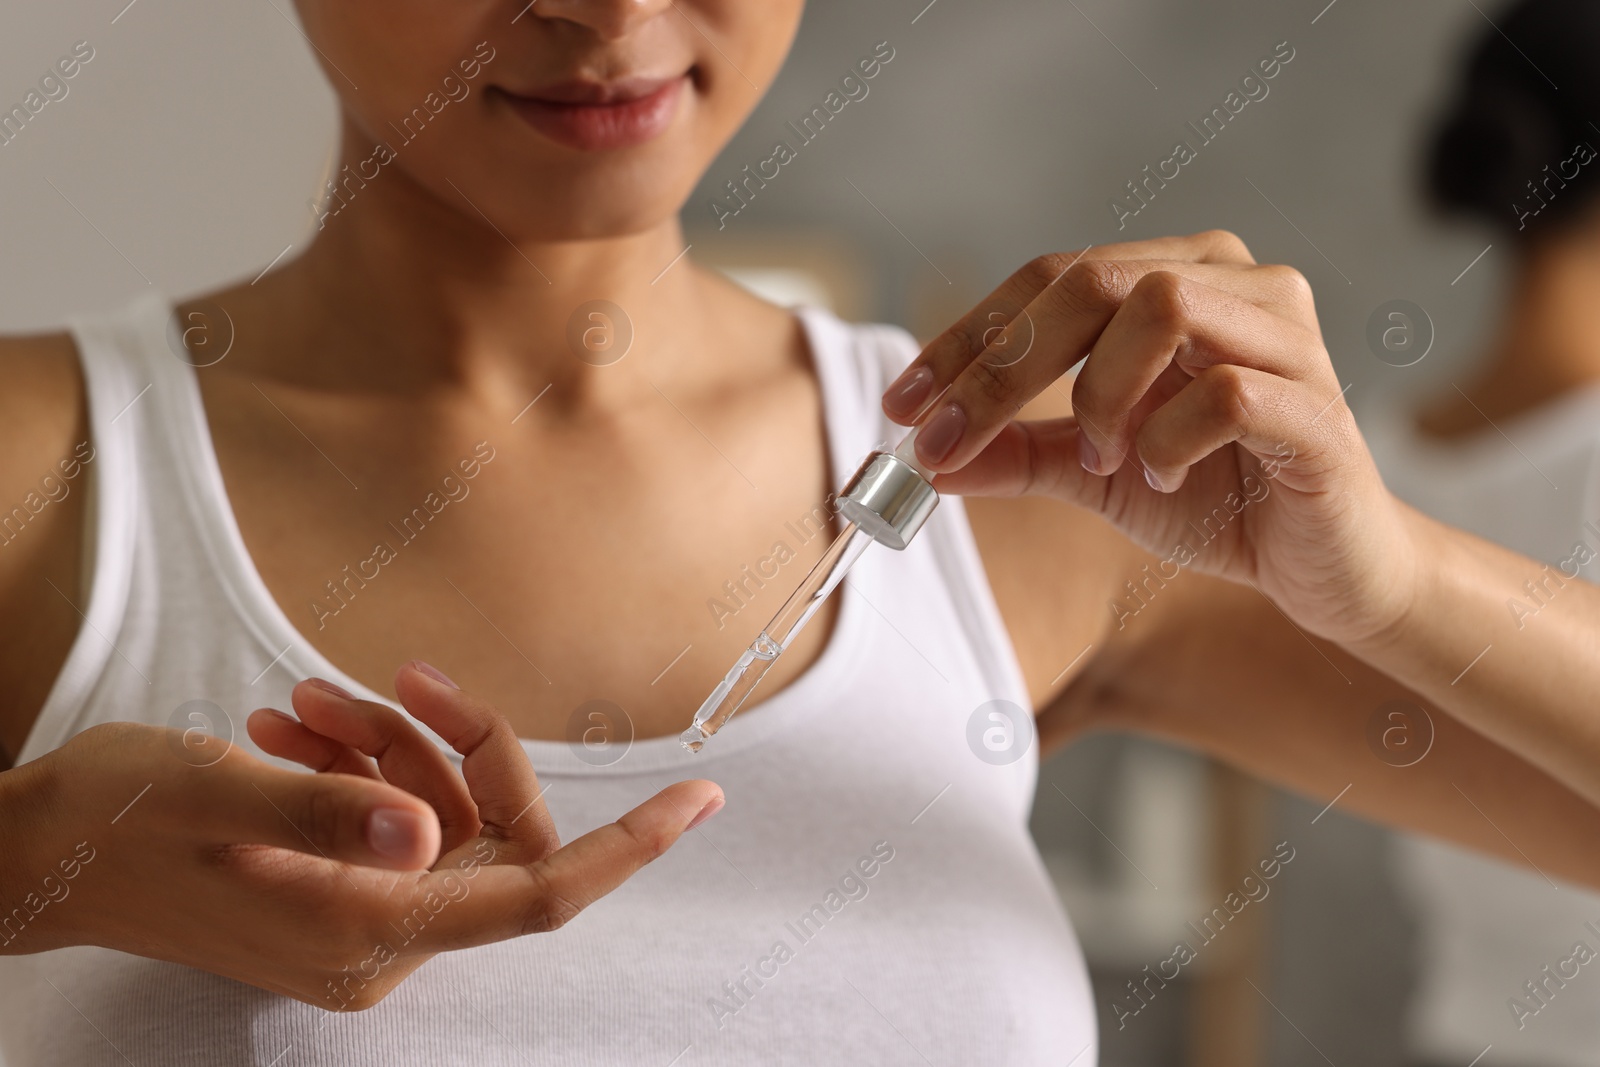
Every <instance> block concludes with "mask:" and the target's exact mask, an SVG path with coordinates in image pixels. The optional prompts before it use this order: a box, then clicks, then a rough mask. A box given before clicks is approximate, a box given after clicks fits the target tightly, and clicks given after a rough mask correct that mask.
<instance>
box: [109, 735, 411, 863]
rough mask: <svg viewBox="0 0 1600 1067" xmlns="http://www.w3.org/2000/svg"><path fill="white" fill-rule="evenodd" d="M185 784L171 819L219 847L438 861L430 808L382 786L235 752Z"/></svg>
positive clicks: (349, 859)
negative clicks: (269, 847)
mask: <svg viewBox="0 0 1600 1067" xmlns="http://www.w3.org/2000/svg"><path fill="white" fill-rule="evenodd" d="M185 778H186V780H185V782H184V790H183V793H182V794H181V796H180V799H179V801H178V803H179V805H180V806H181V810H178V811H176V812H175V814H177V815H179V816H180V817H181V818H183V819H185V820H187V821H188V823H189V825H191V826H194V827H195V828H196V829H198V830H200V831H201V832H202V833H204V834H206V835H208V836H211V837H213V838H215V839H216V840H217V842H218V843H219V844H254V845H275V846H277V847H279V848H287V849H293V850H295V851H297V852H306V853H310V854H312V855H318V856H324V857H327V858H328V859H334V860H342V861H344V862H346V863H354V864H359V865H362V866H367V867H382V868H386V869H389V870H403V871H409V870H426V869H427V868H428V867H429V866H431V865H432V864H433V861H434V859H435V858H436V857H437V856H438V855H439V845H440V834H439V820H438V818H437V816H435V814H434V812H433V809H432V808H430V807H429V806H428V805H427V804H425V803H424V802H423V801H422V800H420V799H418V798H417V797H414V796H412V795H411V794H409V793H407V792H405V791H404V790H402V789H399V788H397V787H395V786H392V785H388V784H386V783H384V782H379V781H374V780H373V779H370V778H364V777H358V776H355V775H347V774H304V773H302V772H298V771H289V770H283V769H281V768H278V767H272V766H269V765H268V764H265V763H263V762H261V761H260V760H258V759H256V758H255V757H253V756H250V755H248V754H247V753H245V752H243V751H241V750H240V749H238V748H235V749H233V750H231V751H229V752H228V754H227V755H226V756H225V757H224V758H223V759H222V760H220V761H219V762H218V763H217V764H215V765H214V766H209V767H203V768H193V769H190V770H189V771H188V772H187V773H186V776H185ZM135 810H137V809H135Z"/></svg>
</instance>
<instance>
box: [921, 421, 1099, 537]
mask: <svg viewBox="0 0 1600 1067" xmlns="http://www.w3.org/2000/svg"><path fill="white" fill-rule="evenodd" d="M1078 437H1079V431H1078V420H1077V419H1075V418H1072V417H1070V416H1069V417H1067V418H1060V419H1042V420H1039V421H1037V422H1012V423H1008V424H1007V425H1006V427H1005V428H1004V429H1003V430H1001V431H1000V433H999V434H998V435H997V436H996V437H995V439H994V440H993V441H990V442H989V443H988V445H986V446H985V447H984V449H983V451H981V452H979V453H978V454H977V455H976V456H974V457H972V460H971V462H969V463H968V464H967V465H966V466H965V467H962V468H961V469H960V470H956V471H951V472H950V473H948V474H941V475H939V476H938V477H937V478H935V479H934V483H933V485H934V488H935V489H938V490H939V492H941V493H954V494H956V495H957V496H998V497H1015V496H1048V497H1053V498H1055V499H1057V500H1064V501H1066V502H1067V503H1069V504H1076V505H1077V506H1079V507H1083V508H1088V509H1089V510H1090V511H1093V512H1096V513H1097V514H1101V513H1104V511H1105V505H1106V499H1107V493H1106V487H1107V486H1108V485H1109V483H1110V481H1111V479H1110V478H1109V477H1102V476H1101V475H1098V474H1090V473H1089V472H1088V471H1086V470H1084V469H1083V464H1082V463H1080V462H1079V460H1078Z"/></svg>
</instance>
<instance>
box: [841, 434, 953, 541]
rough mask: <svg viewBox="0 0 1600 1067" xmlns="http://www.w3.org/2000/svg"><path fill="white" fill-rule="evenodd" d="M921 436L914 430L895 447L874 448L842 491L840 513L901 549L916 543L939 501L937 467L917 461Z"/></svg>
mask: <svg viewBox="0 0 1600 1067" xmlns="http://www.w3.org/2000/svg"><path fill="white" fill-rule="evenodd" d="M916 439H917V431H916V430H915V429H913V430H912V431H911V432H910V433H909V434H907V435H906V436H905V438H904V439H903V440H902V441H901V442H900V444H899V445H898V446H897V447H896V448H895V450H894V451H893V452H886V451H883V450H882V449H879V450H876V451H874V452H872V453H871V454H870V455H868V456H867V458H866V459H865V460H863V461H862V463H861V466H860V468H859V469H858V470H857V471H856V473H855V474H854V476H852V477H851V479H850V481H849V483H848V484H846V485H845V487H844V492H843V493H841V494H840V496H839V512H840V514H842V515H844V517H845V518H846V519H848V520H850V521H851V522H853V523H855V524H856V525H857V526H859V527H860V528H861V529H862V530H863V531H865V532H866V533H867V534H869V535H870V536H871V537H872V539H873V540H874V541H876V542H878V543H879V544H880V545H887V546H888V547H889V548H892V549H894V550H895V551H899V550H901V549H903V548H905V547H906V546H907V545H909V544H910V543H911V539H912V538H913V537H915V536H916V535H917V531H918V530H920V529H922V524H923V523H924V522H926V521H927V520H928V516H929V515H932V514H933V509H934V508H935V507H937V506H938V504H939V494H938V492H937V491H935V490H934V488H933V483H932V481H931V480H930V478H931V472H930V471H928V470H927V468H925V467H923V466H922V464H920V463H918V462H917V454H916Z"/></svg>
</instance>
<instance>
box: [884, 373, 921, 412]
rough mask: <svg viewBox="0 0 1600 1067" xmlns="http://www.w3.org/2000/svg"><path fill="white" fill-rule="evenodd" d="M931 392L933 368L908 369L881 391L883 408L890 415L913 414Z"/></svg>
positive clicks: (918, 409)
mask: <svg viewBox="0 0 1600 1067" xmlns="http://www.w3.org/2000/svg"><path fill="white" fill-rule="evenodd" d="M932 392H933V369H932V368H931V367H926V366H923V367H917V368H915V369H913V370H908V371H906V372H905V373H904V374H902V375H900V377H898V378H896V379H895V380H894V384H893V385H891V386H889V388H887V389H885V390H884V391H883V408H884V410H885V411H887V412H889V413H890V414H891V415H915V414H916V413H917V412H918V411H920V410H921V409H922V405H924V404H926V403H927V402H928V394H930V393H932Z"/></svg>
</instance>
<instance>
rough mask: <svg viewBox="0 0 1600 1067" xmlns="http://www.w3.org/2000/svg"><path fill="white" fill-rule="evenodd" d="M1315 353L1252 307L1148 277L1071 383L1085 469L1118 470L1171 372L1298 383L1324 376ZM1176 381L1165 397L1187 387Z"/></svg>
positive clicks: (1166, 276) (1312, 343)
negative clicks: (1221, 372)
mask: <svg viewBox="0 0 1600 1067" xmlns="http://www.w3.org/2000/svg"><path fill="white" fill-rule="evenodd" d="M1318 351H1319V348H1318V342H1317V339H1316V337H1315V336H1313V335H1311V334H1309V333H1307V332H1306V331H1304V330H1303V329H1302V328H1301V327H1299V326H1297V325H1294V324H1291V323H1287V322H1285V321H1284V320H1282V319H1280V318H1278V317H1277V316H1275V315H1272V314H1271V313H1269V312H1266V311H1263V310H1261V309H1260V308H1258V307H1256V306H1255V305H1254V304H1251V303H1249V302H1248V301H1245V300H1241V299H1239V298H1237V297H1235V296H1232V295H1230V294H1228V293H1225V292H1223V291H1221V290H1218V289H1215V288H1212V287H1210V286H1208V285H1204V284H1201V283H1199V282H1197V281H1195V280H1194V279H1192V278H1185V277H1183V276H1181V275H1179V274H1175V273H1172V272H1169V271H1156V272H1153V273H1150V274H1147V275H1146V276H1145V277H1143V278H1141V279H1140V280H1139V282H1138V284H1136V285H1135V286H1134V287H1133V290H1132V292H1130V293H1129V294H1128V297H1127V299H1126V300H1125V301H1123V303H1122V306H1121V307H1120V308H1118V309H1117V312H1116V314H1115V315H1114V316H1112V318H1111V321H1110V322H1109V323H1108V324H1107V325H1106V327H1105V329H1104V330H1103V331H1102V332H1101V334H1100V336H1099V338H1098V339H1097V340H1096V341H1095V343H1094V351H1092V352H1091V353H1090V354H1089V358H1088V359H1087V360H1085V362H1084V365H1083V369H1082V370H1081V371H1080V372H1079V373H1078V377H1077V380H1076V381H1075V382H1074V384H1073V390H1072V410H1073V414H1074V415H1076V416H1077V417H1078V420H1079V422H1080V423H1081V424H1082V426H1083V430H1084V434H1085V437H1086V439H1087V440H1086V442H1085V448H1084V450H1083V454H1084V465H1085V466H1086V467H1087V468H1088V469H1089V470H1090V471H1091V472H1092V473H1095V474H1110V473H1112V472H1113V471H1115V470H1116V469H1117V467H1118V466H1120V465H1121V463H1122V461H1123V459H1124V458H1126V457H1127V455H1128V452H1129V449H1130V448H1131V442H1132V436H1133V433H1134V432H1135V430H1136V429H1137V419H1138V416H1139V415H1141V414H1142V412H1141V411H1140V410H1139V408H1140V407H1141V401H1143V400H1144V399H1145V397H1146V396H1147V394H1149V393H1150V391H1151V389H1152V387H1153V386H1155V384H1156V382H1157V381H1158V379H1160V378H1161V376H1162V375H1163V374H1167V375H1168V377H1169V379H1170V378H1173V377H1175V376H1174V375H1172V374H1170V373H1168V372H1170V371H1173V370H1175V369H1177V370H1181V372H1182V375H1186V376H1192V375H1195V374H1199V373H1200V372H1201V371H1203V370H1205V369H1206V368H1208V367H1211V366H1214V365H1216V364H1219V363H1227V364H1232V365H1235V366H1239V367H1246V368H1251V369H1255V370H1260V371H1266V372H1268V373H1269V374H1272V375H1276V376H1279V377H1281V378H1286V379H1289V380H1292V381H1301V380H1306V379H1309V378H1311V377H1313V376H1318V375H1321V374H1323V373H1325V368H1324V365H1323V364H1322V363H1321V362H1319V361H1318V359H1317V358H1316V356H1315V353H1317V352H1318ZM1176 377H1178V380H1177V381H1176V382H1175V383H1174V384H1173V387H1171V388H1169V389H1168V390H1167V392H1168V395H1171V394H1175V393H1176V392H1177V389H1178V387H1181V385H1182V384H1183V377H1182V376H1176ZM1159 399H1162V400H1164V399H1165V397H1161V398H1159ZM1144 406H1145V407H1146V408H1149V407H1150V405H1144Z"/></svg>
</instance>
